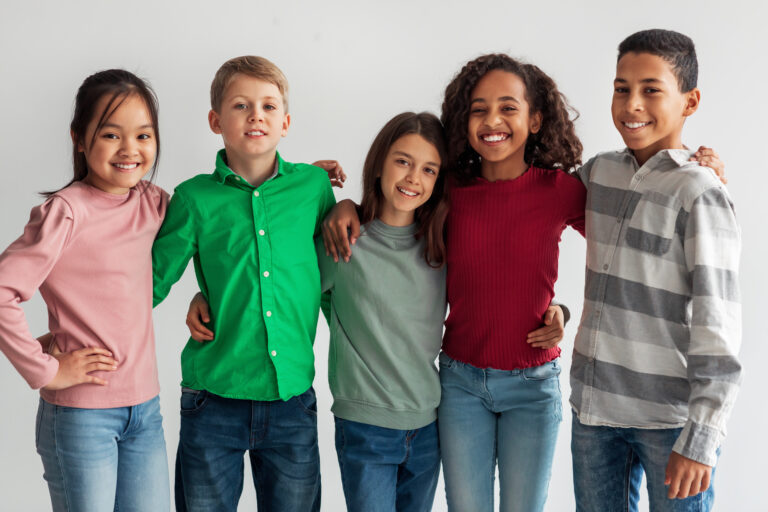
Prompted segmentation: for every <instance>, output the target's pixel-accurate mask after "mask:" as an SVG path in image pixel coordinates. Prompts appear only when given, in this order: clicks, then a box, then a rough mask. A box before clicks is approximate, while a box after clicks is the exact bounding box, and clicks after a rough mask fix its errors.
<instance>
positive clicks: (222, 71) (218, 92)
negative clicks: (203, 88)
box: [211, 55, 288, 112]
mask: <svg viewBox="0 0 768 512" xmlns="http://www.w3.org/2000/svg"><path fill="white" fill-rule="evenodd" d="M238 74H242V75H247V76H251V77H253V78H258V79H259V80H264V81H265V82H269V83H271V84H275V85H276V86H277V89H278V90H279V91H280V95H282V97H283V106H284V107H285V111H286V112H288V79H287V78H285V75H284V74H283V72H282V71H280V68H278V67H277V66H275V65H274V64H273V63H272V62H271V61H269V60H267V59H265V58H264V57H256V56H254V55H243V56H242V57H235V58H233V59H229V60H228V61H227V62H225V63H224V64H222V65H221V67H220V68H219V70H218V71H216V76H214V77H213V82H211V108H212V109H213V110H214V111H216V112H218V111H219V109H220V108H221V102H222V100H223V99H224V92H225V91H226V90H227V87H228V86H229V84H230V83H231V82H232V80H233V79H234V78H235V75H238Z"/></svg>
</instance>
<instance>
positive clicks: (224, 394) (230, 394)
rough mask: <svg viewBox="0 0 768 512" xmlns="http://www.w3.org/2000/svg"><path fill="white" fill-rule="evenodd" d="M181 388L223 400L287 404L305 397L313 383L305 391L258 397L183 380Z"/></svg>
mask: <svg viewBox="0 0 768 512" xmlns="http://www.w3.org/2000/svg"><path fill="white" fill-rule="evenodd" d="M181 387H183V388H189V389H194V390H196V391H207V392H208V393H211V394H214V395H216V396H220V397H222V398H230V399H232V400H250V401H252V402H276V401H278V400H282V401H283V402H287V401H288V400H290V399H291V398H294V397H297V396H299V395H303V394H304V393H306V392H307V391H309V388H311V387H312V382H311V381H310V382H309V384H307V387H306V388H304V390H303V391H294V390H290V391H286V393H285V395H284V396H281V395H279V394H272V393H268V394H264V395H257V394H251V393H248V392H242V391H234V392H233V391H222V392H219V391H218V390H216V389H213V387H212V386H207V385H205V384H201V383H200V382H197V381H195V382H192V383H188V382H187V381H184V380H182V381H181ZM302 387H303V386H297V389H299V390H300V389H301V388H302Z"/></svg>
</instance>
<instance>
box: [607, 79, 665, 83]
mask: <svg viewBox="0 0 768 512" xmlns="http://www.w3.org/2000/svg"><path fill="white" fill-rule="evenodd" d="M613 82H614V83H617V82H618V83H620V84H626V83H627V81H626V80H625V79H624V78H615V79H614V80H613ZM640 83H643V84H662V83H664V81H663V80H659V79H658V78H643V79H642V80H640Z"/></svg>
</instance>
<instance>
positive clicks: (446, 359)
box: [437, 352, 456, 369]
mask: <svg viewBox="0 0 768 512" xmlns="http://www.w3.org/2000/svg"><path fill="white" fill-rule="evenodd" d="M437 364H438V366H440V368H441V369H442V368H453V367H454V366H456V360H455V359H451V356H449V355H448V354H446V353H445V352H440V355H438V356H437Z"/></svg>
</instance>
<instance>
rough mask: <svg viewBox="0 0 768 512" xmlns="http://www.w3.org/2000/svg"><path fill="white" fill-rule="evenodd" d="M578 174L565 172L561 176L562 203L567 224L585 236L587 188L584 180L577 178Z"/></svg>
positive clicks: (559, 188)
mask: <svg viewBox="0 0 768 512" xmlns="http://www.w3.org/2000/svg"><path fill="white" fill-rule="evenodd" d="M577 178H578V176H575V175H572V174H565V173H564V174H563V176H561V177H560V181H561V185H560V186H559V187H558V190H559V191H560V196H561V197H560V199H561V200H560V204H561V205H562V206H563V208H564V210H563V220H564V221H565V224H566V225H567V226H571V227H572V228H573V229H575V230H576V231H578V232H579V233H581V236H584V208H585V206H586V203H587V189H586V187H585V186H584V184H583V183H584V182H583V181H579V179H577Z"/></svg>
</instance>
